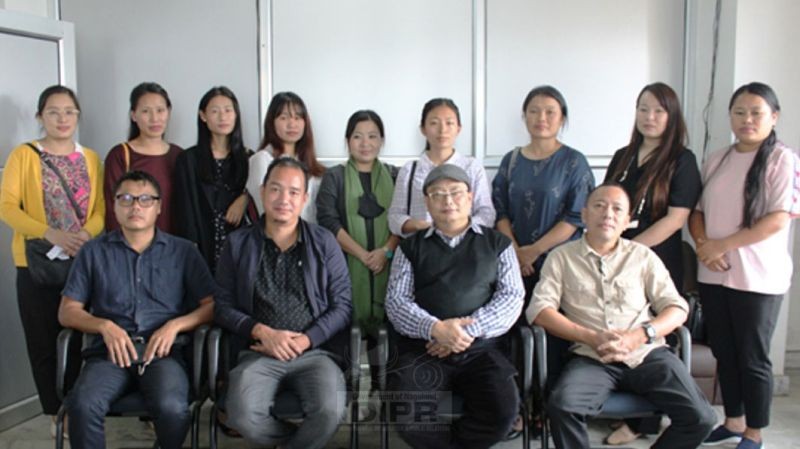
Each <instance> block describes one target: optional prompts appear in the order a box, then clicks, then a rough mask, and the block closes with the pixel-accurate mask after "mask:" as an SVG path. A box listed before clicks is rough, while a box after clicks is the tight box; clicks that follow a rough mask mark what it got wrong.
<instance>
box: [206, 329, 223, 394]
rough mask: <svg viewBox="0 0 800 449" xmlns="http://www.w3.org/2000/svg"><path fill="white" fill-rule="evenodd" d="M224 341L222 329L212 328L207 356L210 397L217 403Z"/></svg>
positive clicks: (207, 338) (207, 341) (207, 345)
mask: <svg viewBox="0 0 800 449" xmlns="http://www.w3.org/2000/svg"><path fill="white" fill-rule="evenodd" d="M221 339H222V329H221V328H219V327H212V328H211V330H209V331H208V336H207V337H206V354H207V355H208V360H207V361H206V362H207V365H208V396H209V397H210V398H211V400H212V401H214V402H216V401H217V375H218V372H219V355H220V354H219V353H220V351H219V346H220V340H221Z"/></svg>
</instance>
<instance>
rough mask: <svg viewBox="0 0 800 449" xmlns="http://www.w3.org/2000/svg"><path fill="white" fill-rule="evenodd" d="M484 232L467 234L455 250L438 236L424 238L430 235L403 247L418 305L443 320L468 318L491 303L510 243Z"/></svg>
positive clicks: (421, 235) (416, 237)
mask: <svg viewBox="0 0 800 449" xmlns="http://www.w3.org/2000/svg"><path fill="white" fill-rule="evenodd" d="M481 231H483V234H477V233H475V232H473V231H472V230H468V231H467V233H466V235H465V236H464V240H462V241H461V243H459V244H458V245H457V246H456V247H455V248H450V247H449V246H448V245H447V243H445V242H444V241H442V239H441V237H439V236H438V235H431V236H430V237H428V238H425V234H427V231H420V232H417V233H416V234H414V235H413V236H411V237H410V238H408V239H406V240H403V241H402V242H401V243H400V248H401V249H402V250H403V254H404V255H405V256H406V258H407V259H408V260H409V262H411V266H412V269H413V271H414V297H415V301H416V303H417V304H418V305H419V306H420V307H422V308H423V309H425V310H426V311H427V312H428V313H430V314H431V315H433V316H435V317H436V318H439V319H440V320H446V319H448V318H455V317H464V316H469V315H470V314H472V313H473V312H474V311H475V310H477V309H479V308H480V307H482V306H483V305H484V304H486V303H487V302H489V300H490V299H492V295H493V294H494V291H495V284H496V283H497V265H498V258H499V257H500V254H501V253H502V252H503V251H505V249H506V248H508V246H509V245H510V244H511V240H510V239H509V238H508V237H506V236H505V235H503V234H501V233H499V232H497V231H495V230H493V229H489V228H486V227H483V226H481Z"/></svg>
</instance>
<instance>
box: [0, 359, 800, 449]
mask: <svg viewBox="0 0 800 449" xmlns="http://www.w3.org/2000/svg"><path fill="white" fill-rule="evenodd" d="M787 374H789V376H790V377H791V390H790V394H789V396H783V397H776V398H775V400H774V401H773V406H772V424H771V426H770V427H769V428H768V429H766V430H765V432H764V441H765V443H766V446H767V447H769V448H770V449H790V448H797V449H800V370H792V371H788V372H787ZM717 412H718V414H719V415H720V416H722V410H721V408H720V407H717ZM202 423H203V424H202V427H201V434H200V435H201V439H200V443H201V444H200V446H201V447H203V448H207V447H208V427H207V423H208V407H206V408H205V412H204V414H203V420H202ZM106 427H107V437H108V438H107V440H108V448H109V449H121V448H125V449H138V448H150V447H152V445H153V439H154V435H153V432H152V431H151V430H150V429H148V428H147V426H146V425H145V424H143V423H141V422H139V421H138V420H136V419H132V418H110V419H109V420H108V422H107V424H106ZM607 429H608V422H607V421H593V422H591V424H590V437H591V441H592V444H593V445H596V446H597V447H602V446H600V445H601V441H602V439H603V436H604V435H605V434H606V433H607V432H608V430H607ZM521 441H522V440H521V439H518V440H514V441H510V442H505V443H502V444H498V445H497V446H495V448H497V449H511V448H519V447H520V446H521ZM653 441H654V439H653V438H649V439H639V440H637V441H636V442H635V443H632V444H630V445H629V446H628V447H630V448H636V449H640V448H641V449H643V448H647V447H649V446H650V444H652V443H653ZM348 444H349V434H348V432H347V427H345V426H342V427H341V428H340V430H339V432H338V433H337V434H336V436H335V437H334V439H333V440H332V441H331V442H330V443H329V444H328V445H327V446H326V448H340V447H341V448H343V447H348ZM390 445H391V447H392V448H393V449H405V448H407V447H408V446H406V445H405V444H403V443H402V442H401V441H400V440H399V439H398V438H397V437H396V436H395V435H394V434H392V435H391V437H390ZM65 446H66V447H69V445H68V444H67V445H65ZM188 446H189V445H188V443H187V444H186V447H188ZM53 447H54V442H53V440H52V439H51V438H50V420H49V418H47V417H44V416H38V417H36V418H34V419H31V420H29V421H27V422H24V423H22V424H20V425H18V426H16V427H13V428H11V429H9V430H6V431H5V432H0V449H46V448H48V449H49V448H53ZM220 447H221V448H225V449H239V448H248V447H250V446H248V445H247V444H246V443H245V442H244V441H243V440H241V439H229V438H227V437H225V436H221V437H220ZM359 447H360V448H363V449H372V448H378V447H380V444H379V440H378V430H377V426H375V425H372V424H366V425H364V426H363V427H362V429H361V431H360V445H359ZM531 447H532V448H538V447H540V443H539V441H533V442H532V444H531ZM550 447H553V446H552V444H551V445H550ZM608 447H613V446H608ZM717 447H726V446H717ZM728 447H731V448H732V447H735V445H731V446H728Z"/></svg>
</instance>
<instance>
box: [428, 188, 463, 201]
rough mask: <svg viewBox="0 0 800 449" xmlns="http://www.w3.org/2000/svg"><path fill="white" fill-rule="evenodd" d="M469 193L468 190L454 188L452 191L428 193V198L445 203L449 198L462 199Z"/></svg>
mask: <svg viewBox="0 0 800 449" xmlns="http://www.w3.org/2000/svg"><path fill="white" fill-rule="evenodd" d="M466 194H467V191H466V190H454V191H452V192H445V191H443V190H440V191H436V192H430V193H428V194H427V195H428V198H430V199H431V201H434V202H437V203H444V202H445V201H447V198H452V199H453V201H460V200H461V199H462V198H464V195H466Z"/></svg>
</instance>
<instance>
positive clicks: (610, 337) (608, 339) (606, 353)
mask: <svg viewBox="0 0 800 449" xmlns="http://www.w3.org/2000/svg"><path fill="white" fill-rule="evenodd" d="M646 338H647V337H645V334H644V330H643V329H642V328H641V327H637V328H635V329H632V330H628V331H624V330H618V329H610V330H604V331H602V332H596V333H595V336H594V339H593V340H592V342H591V343H590V344H591V346H592V348H593V349H594V350H595V352H597V354H598V355H599V356H600V360H601V361H602V362H603V363H612V362H624V361H625V360H626V359H627V358H628V357H629V356H630V353H631V352H633V351H634V350H636V349H638V348H639V347H640V346H641V345H643V344H644V343H645V341H646Z"/></svg>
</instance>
